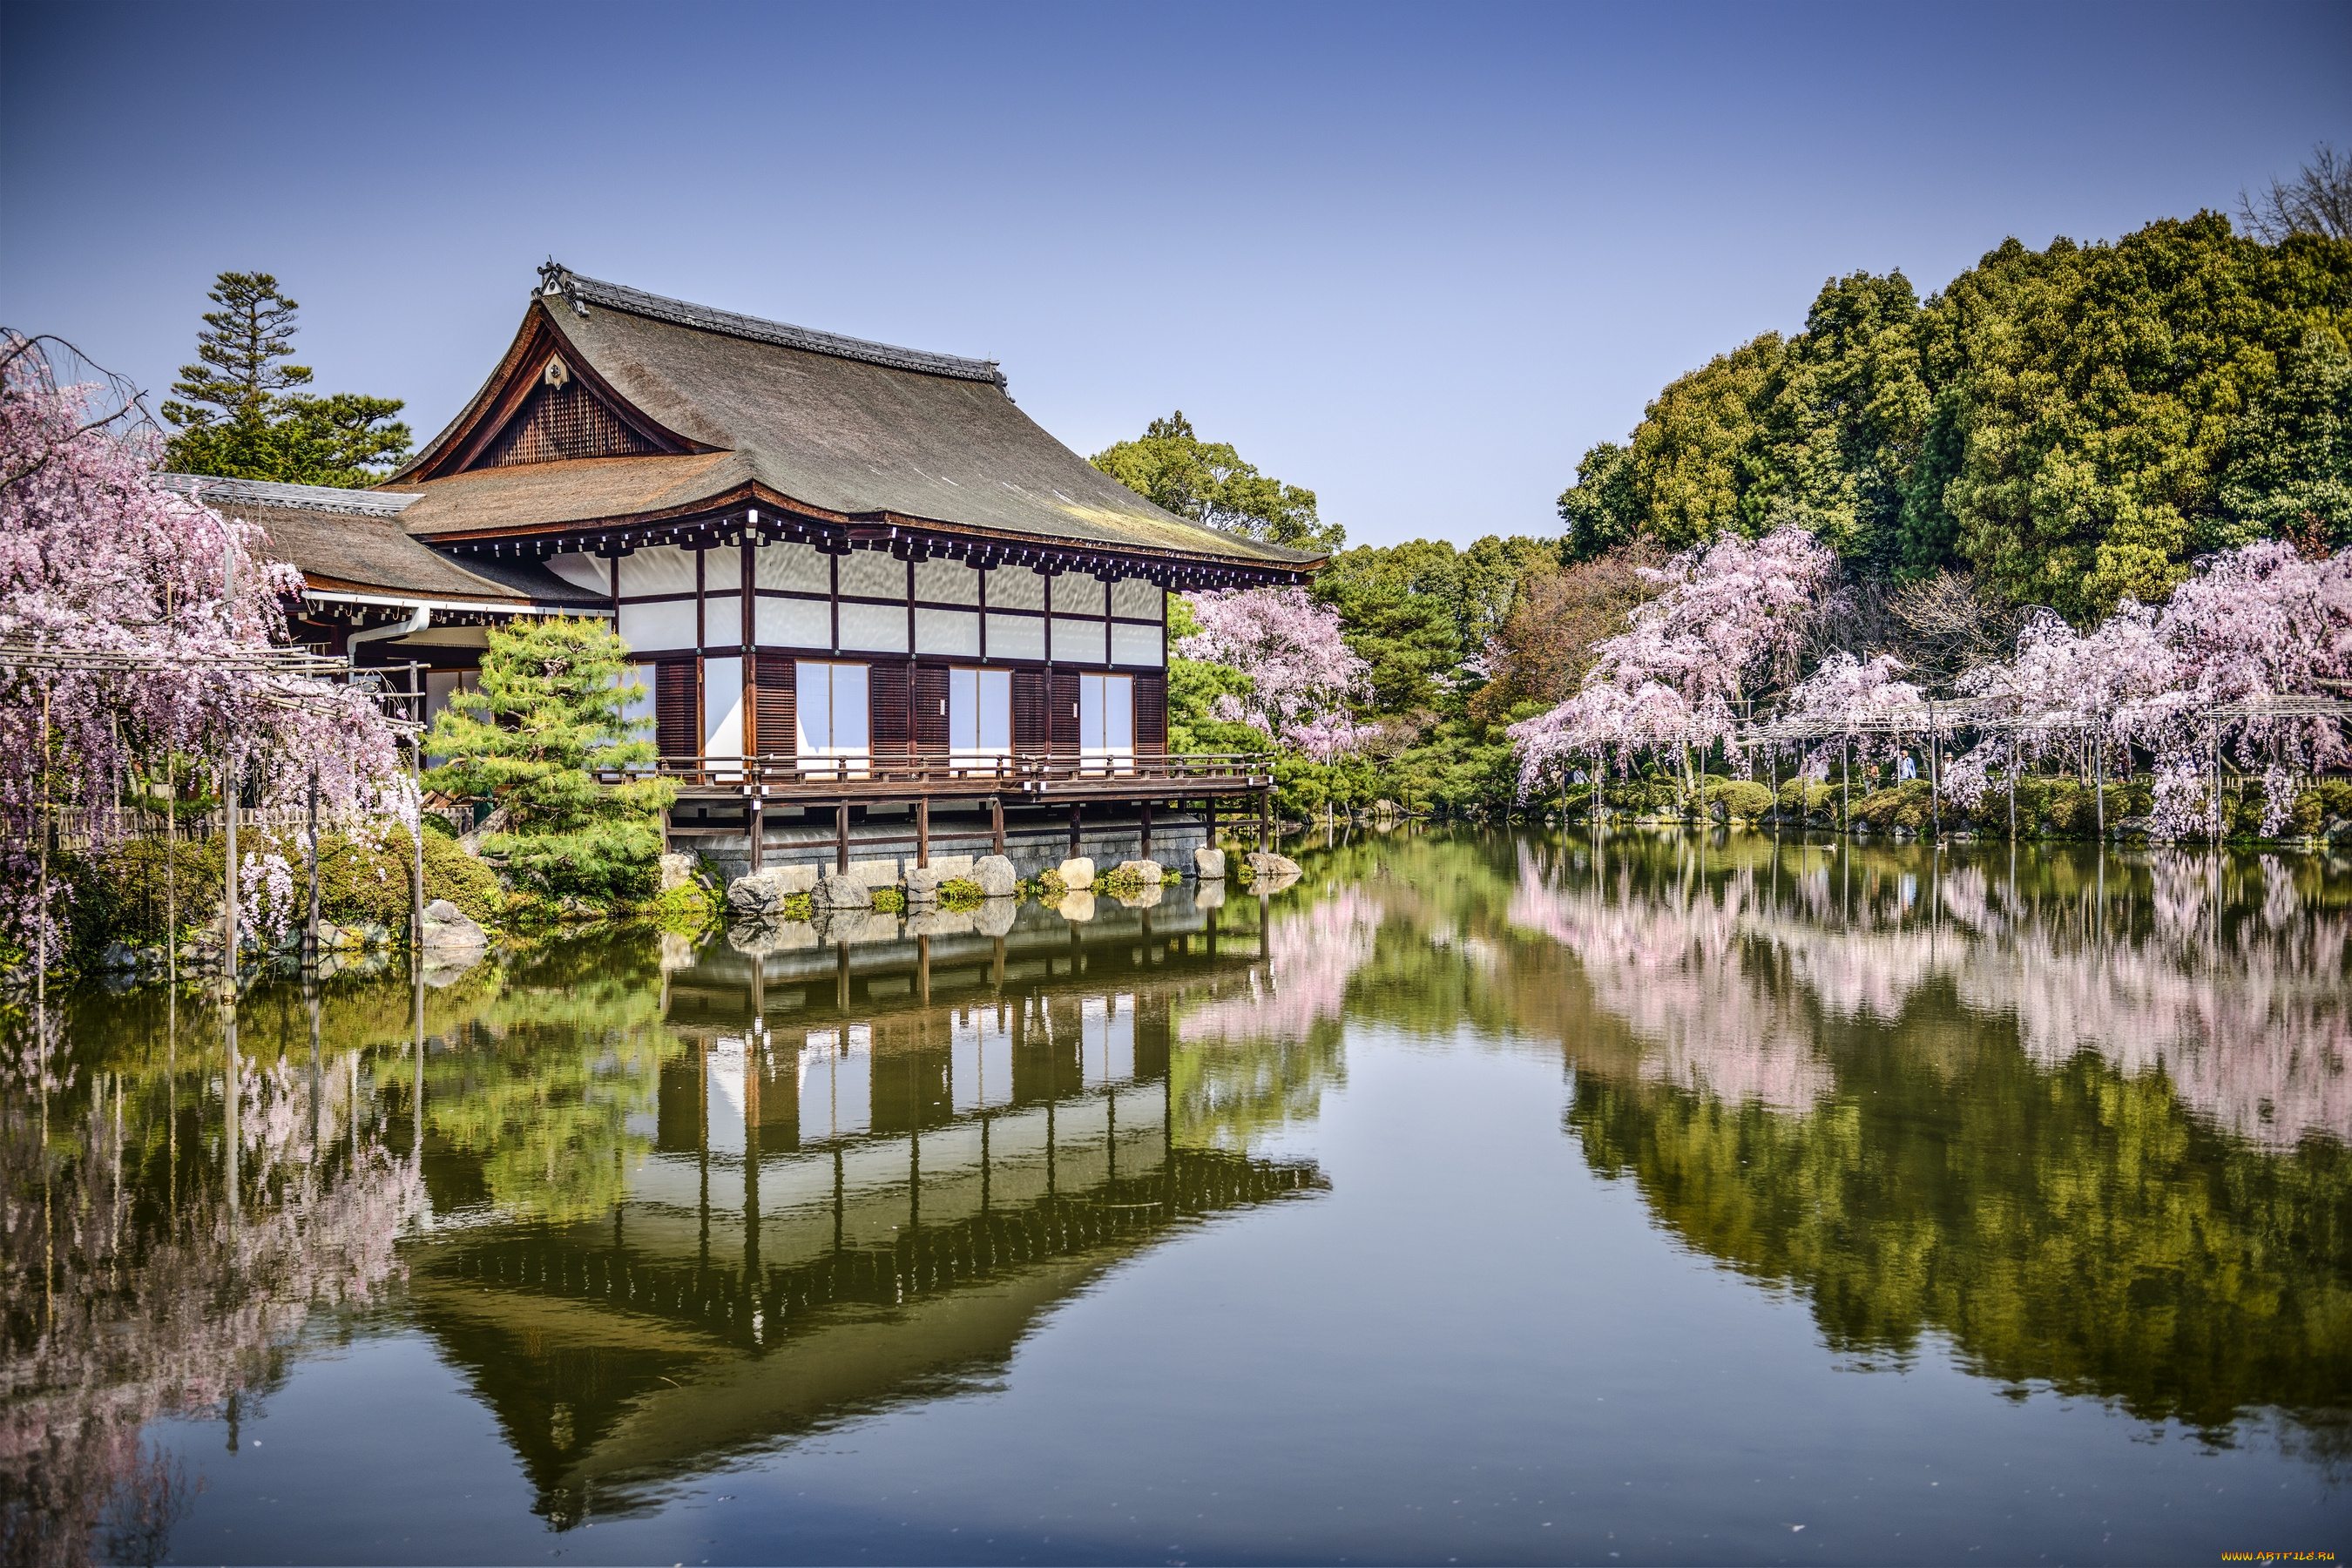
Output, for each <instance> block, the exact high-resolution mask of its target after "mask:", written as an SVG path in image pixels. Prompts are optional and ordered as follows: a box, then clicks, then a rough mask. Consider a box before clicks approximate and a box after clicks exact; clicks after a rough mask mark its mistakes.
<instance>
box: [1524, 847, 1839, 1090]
mask: <svg viewBox="0 0 2352 1568" xmlns="http://www.w3.org/2000/svg"><path fill="white" fill-rule="evenodd" d="M1679 891H1680V889H1677V892H1678V893H1679ZM1747 891H1748V889H1746V888H1745V887H1743V886H1741V885H1739V884H1737V883H1735V884H1734V885H1733V886H1731V887H1729V888H1728V889H1725V892H1724V896H1723V898H1722V899H1720V900H1717V899H1715V898H1712V897H1710V896H1708V894H1707V892H1706V889H1704V888H1702V889H1698V890H1697V893H1696V897H1693V898H1690V899H1687V900H1685V899H1684V898H1681V897H1679V896H1677V897H1672V898H1669V897H1665V896H1664V895H1661V896H1658V897H1657V898H1656V900H1655V901H1652V900H1650V898H1649V897H1648V896H1647V894H1646V892H1637V891H1636V890H1635V889H1634V888H1633V884H1632V882H1631V880H1630V879H1629V878H1628V877H1627V876H1625V875H1624V874H1623V873H1622V871H1621V873H1620V875H1619V876H1618V878H1617V879H1616V886H1615V888H1614V889H1613V891H1605V890H1604V889H1602V887H1601V886H1600V885H1599V884H1597V883H1596V884H1595V885H1592V886H1590V887H1587V888H1582V889H1570V888H1565V887H1561V886H1559V885H1557V884H1552V883H1547V882H1546V881H1545V880H1544V879H1543V878H1542V873H1541V871H1540V869H1539V868H1538V866H1537V865H1536V863H1535V859H1534V857H1533V856H1531V855H1529V854H1528V852H1527V851H1526V850H1525V849H1524V848H1523V849H1522V850H1521V851H1520V859H1519V881H1518V886H1517V889H1516V890H1514V892H1513V893H1512V895H1511V904H1510V912H1509V919H1510V921H1511V923H1512V924H1513V925H1515V926H1519V927H1522V928H1524V929H1526V930H1528V931H1541V932H1543V933H1544V934H1545V935H1547V936H1549V937H1551V938H1552V939H1553V940H1554V941H1556V942H1559V943H1560V944H1561V945H1562V946H1564V947H1566V948H1568V949H1570V951H1572V952H1574V953H1575V954H1576V955H1577V958H1578V960H1579V961H1580V963H1581V964H1582V966H1583V970H1584V975H1585V979H1586V981H1587V983H1588V984H1591V987H1592V996H1593V1001H1594V1003H1595V1004H1596V1005H1599V1006H1600V1007H1601V1008H1602V1009H1603V1010H1604V1011H1607V1012H1609V1013H1612V1014H1614V1015H1615V1016H1618V1017H1621V1018H1622V1019H1624V1020H1625V1023H1626V1025H1627V1026H1628V1027H1629V1028H1630V1029H1632V1031H1633V1036H1634V1037H1635V1038H1636V1039H1638V1040H1640V1041H1642V1042H1643V1045H1645V1046H1647V1047H1651V1049H1650V1050H1649V1051H1647V1052H1645V1053H1644V1055H1643V1060H1642V1075H1643V1077H1644V1078H1646V1079H1652V1080H1653V1081H1662V1082H1666V1083H1672V1084H1675V1085H1676V1086H1677V1087H1680V1088H1684V1089H1694V1090H1696V1091H1698V1092H1701V1093H1705V1094H1710V1095H1713V1096H1714V1097H1715V1098H1717V1099H1718V1100H1726V1101H1729V1102H1734V1103H1737V1102H1738V1101H1741V1100H1755V1101H1759V1102H1760V1103H1762V1104H1764V1105H1768V1106H1770V1107H1772V1108H1773V1109H1774V1110H1790V1111H1802V1110H1811V1108H1812V1107H1813V1106H1814V1105H1815V1104H1816V1103H1818V1102H1819V1101H1820V1100H1822V1097H1823V1096H1825V1095H1827V1094H1828V1093H1829V1092H1830V1090H1831V1089H1832V1075H1831V1072H1830V1068H1829V1066H1828V1064H1827V1063H1825V1062H1823V1061H1822V1060H1821V1058H1819V1057H1818V1056H1817V1055H1816V1054H1815V1052H1814V1049H1813V1025H1812V1019H1811V1017H1809V1016H1806V1014H1805V1013H1804V1011H1803V1009H1802V1008H1801V1006H1799V1005H1796V1004H1797V1001H1798V997H1797V994H1796V993H1795V992H1794V991H1785V992H1780V993H1778V994H1776V993H1775V990H1774V988H1773V987H1771V986H1770V985H1769V984H1765V983H1763V982H1762V981H1760V980H1759V979H1758V978H1757V977H1755V976H1753V975H1751V974H1750V973H1748V972H1747V971H1746V970H1745V969H1744V967H1743V965H1742V962H1741V954H1740V952H1739V942H1740V927H1741V924H1742V922H1743V921H1744V920H1745V919H1746V918H1747V910H1746V909H1745V902H1746V893H1747Z"/></svg>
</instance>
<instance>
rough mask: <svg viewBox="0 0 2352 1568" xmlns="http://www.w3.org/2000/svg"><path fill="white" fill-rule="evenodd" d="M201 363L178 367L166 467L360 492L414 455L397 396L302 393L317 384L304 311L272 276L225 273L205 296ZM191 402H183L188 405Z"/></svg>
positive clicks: (166, 410)
mask: <svg viewBox="0 0 2352 1568" xmlns="http://www.w3.org/2000/svg"><path fill="white" fill-rule="evenodd" d="M206 298H208V299H210V300H212V301H213V303H214V304H215V305H217V306H219V307H220V308H219V309H218V310H207V311H206V312H205V317H204V321H205V330H204V331H201V332H198V333H197V334H196V362H197V363H194V364H184V365H182V366H181V367H180V379H179V380H178V381H175V382H173V384H172V390H173V393H175V394H177V396H176V397H174V398H173V399H172V400H171V401H169V402H166V403H165V404H164V405H163V417H164V418H165V419H166V420H168V421H170V423H171V424H172V425H173V426H174V428H175V429H176V430H177V432H178V433H177V434H176V435H174V436H173V437H172V440H171V444H170V446H169V447H168V448H167V449H166V451H165V453H164V459H163V460H164V464H165V466H166V467H168V468H173V469H177V470H179V471H180V472H183V473H195V474H218V475H220V476H222V477H223V478H226V479H276V480H279V481H282V482H285V483H288V484H304V485H340V486H343V487H345V488H348V489H358V488H362V487H365V486H368V485H373V484H375V483H376V482H378V481H379V480H381V479H383V476H384V473H386V472H388V471H389V470H390V469H391V468H395V467H397V466H398V465H399V463H400V462H401V461H402V460H403V459H404V458H406V457H407V456H408V450H409V446H410V442H411V432H410V430H409V428H408V426H406V425H404V424H402V423H400V422H398V421H397V420H395V419H394V417H393V416H394V415H396V414H398V413H399V412H400V410H401V408H402V406H403V405H402V404H401V402H400V400H399V399H397V398H391V397H369V396H366V395H362V394H360V393H352V392H339V393H334V394H331V395H328V396H325V397H320V396H317V395H313V394H310V393H307V392H302V391H299V390H297V389H299V388H300V387H305V386H308V385H309V384H310V378H311V372H310V367H309V366H308V365H299V364H293V363H289V361H290V360H291V359H292V358H293V354H294V333H295V332H296V331H297V330H298V329H297V327H296V324H295V315H296V312H297V311H299V310H300V309H301V307H300V306H299V304H297V303H296V302H295V301H294V300H289V299H288V298H287V297H286V296H285V295H284V294H283V293H281V292H280V291H279V290H278V279H275V278H273V277H271V276H270V275H269V274H268V273H267V272H224V273H222V274H221V275H220V277H219V278H218V279H216V280H215V284H214V286H213V289H212V290H211V292H210V293H209V294H208V295H207V296H206ZM183 398H184V399H186V400H187V401H185V402H183V401H180V399H183Z"/></svg>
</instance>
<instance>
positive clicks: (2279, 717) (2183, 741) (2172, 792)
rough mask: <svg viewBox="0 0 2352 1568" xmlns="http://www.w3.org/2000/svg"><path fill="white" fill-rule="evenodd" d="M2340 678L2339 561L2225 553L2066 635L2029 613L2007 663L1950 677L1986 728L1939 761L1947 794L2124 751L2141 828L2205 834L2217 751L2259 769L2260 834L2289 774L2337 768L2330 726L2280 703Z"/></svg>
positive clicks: (2344, 669) (2350, 616) (2271, 545)
mask: <svg viewBox="0 0 2352 1568" xmlns="http://www.w3.org/2000/svg"><path fill="white" fill-rule="evenodd" d="M2347 679H2352V560H2347V559H2345V558H2341V557H2338V558H2333V559H2326V560H2318V561H2311V560H2305V559H2304V558H2303V557H2302V556H2301V555H2299V554H2298V553H2297V552H2295V551H2294V548H2293V547H2291V546H2289V545H2286V544H2283V543H2278V542H2263V543H2260V544H2252V545H2247V546H2244V547H2243V548H2242V549H2237V550H2231V551H2225V552H2222V553H2221V554H2219V555H2216V556H2214V557H2212V558H2210V560H2208V561H2207V562H2205V563H2203V565H2202V567H2201V568H2200V571H2199V572H2198V574H2197V575H2195V576H2194V577H2191V578H2190V579H2189V581H2188V582H2186V583H2183V584H2181V585H2180V586H2179V588H2177V589H2175V590H2174V592H2173V595H2172V598H2171V600H2170V601H2169V602H2168V604H2167V605H2165V606H2164V607H2163V608H2162V609H2161V610H2160V611H2159V610H2157V609H2152V608H2150V607H2148V606H2146V605H2138V604H2134V603H2132V602H2130V601H2126V602H2125V603H2124V604H2123V605H2121V606H2120V607H2118V608H2117V610H2116V613H2115V614H2114V615H2113V616H2109V617H2108V618H2107V619H2106V620H2105V622H2103V623H2101V624H2100V625H2099V626H2096V627H2094V628H2093V629H2092V630H2090V631H2088V632H2082V633H2077V632H2076V631H2074V628H2073V627H2071V626H2068V625H2066V623H2065V622H2064V621H2063V620H2061V619H2059V617H2058V616H2054V615H2053V614H2051V613H2049V612H2048V611H2043V612H2042V613H2040V614H2039V615H2037V616H2034V617H2033V618H2032V620H2030V621H2029V622H2028V623H2027V624H2026V626H2025V628H2024V629H2023V631H2021V633H2020V634H2019V637H2018V648H2017V656H2016V658H2013V659H2011V660H2008V661H2006V662H2004V663H2001V664H1998V665H1993V666H1990V667H1988V668H1983V669H1980V670H1978V671H1975V672H1973V673H1972V674H1971V675H1969V677H1967V678H1966V679H1963V680H1962V682H1961V689H1962V690H1963V691H1964V692H1965V693H1967V694H1968V695H1969V696H1970V697H1973V698H1975V699H1977V700H1978V701H1979V716H1981V717H1984V718H1987V719H1990V720H1991V721H1993V722H1992V723H1990V724H1988V725H1987V729H1988V731H1989V734H1988V738H1987V739H1986V740H1985V741H1984V742H1981V743H1980V744H1979V746H1978V747H1977V748H1976V750H1975V751H1973V752H1970V753H1969V755H1968V756H1966V757H1964V758H1962V759H1960V760H1959V762H1958V763H1956V764H1955V766H1954V769H1953V784H1954V794H1955V795H1956V796H1958V798H1960V799H1961V800H1962V802H1963V803H1964V804H1973V798H1972V797H1973V796H1976V795H1981V793H1982V790H1983V789H1984V788H1985V787H1986V786H1987V784H1988V782H1989V778H1990V771H1991V770H1992V769H1993V768H1994V767H1997V766H1998V767H2007V768H2010V769H2011V770H2014V769H2016V768H2018V767H2021V766H2022V765H2024V764H2025V763H2027V762H2028V761H2029V760H2030V759H2032V757H2034V756H2035V755H2037V754H2040V753H2042V752H2046V751H2048V750H2049V749H2050V748H2052V747H2053V746H2059V747H2074V746H2088V747H2092V748H2100V749H2105V750H2106V751H2108V752H2114V751H2117V750H2122V751H2124V752H2125V753H2126V757H2128V755H2129V749H2130V748H2137V749H2139V750H2142V751H2146V752H2150V753H2152V754H2153V757H2154V764H2155V765H2154V773H2155V778H2156V811H2155V822H2154V824H2153V826H2154V827H2155V830H2156V831H2157V833H2158V836H2159V837H2183V836H2185V835H2187V834H2189V833H2193V832H2200V831H2203V830H2204V828H2205V826H2206V824H2207V820H2208V815H2207V814H2209V813H2210V809H2211V797H2210V768H2209V767H2208V766H2207V765H2206V764H2207V759H2209V758H2210V755H2211V752H2212V751H2213V750H2214V749H2216V748H2218V749H2220V750H2221V751H2222V752H2224V753H2225V754H2227V755H2228V756H2229V757H2230V758H2231V760H2232V761H2233V762H2235V763H2237V765H2238V766H2240V767H2241V768H2243V769H2244V770H2246V771H2248V772H2255V771H2260V772H2261V773H2263V798H2264V804H2265V810H2264V818H2265V820H2264V831H2265V832H2275V831H2277V829H2278V827H2279V826H2280V824H2281V822H2282V821H2283V820H2284V817H2285V815H2286V813H2287V811H2288V809H2289V807H2290V806H2291V805H2293V801H2294V793H2295V787H2296V784H2297V783H2298V781H2299V779H2300V778H2301V777H2302V776H2303V775H2304V774H2305V773H2309V772H2310V771H2311V770H2312V769H2315V768H2319V767H2332V766H2340V765H2342V764H2343V763H2345V762H2347V760H2352V747H2347V743H2346V740H2345V734H2344V727H2343V723H2342V721H2340V720H2339V719H2336V718H2334V717H2331V716H2327V715H2325V714H2312V713H2308V712H2296V711H2293V710H2292V709H2291V706H2290V705H2287V704H2284V703H2281V702H2280V700H2282V699H2288V698H2297V697H2324V696H2328V695H2331V694H2332V691H2333V689H2336V688H2337V687H2340V685H2341V683H2343V682H2344V681H2345V680H2347ZM2273 704H2276V705H2278V707H2279V710H2278V711H2273V712H2266V711H2264V709H2265V707H2266V706H2268V705H2273ZM2216 710H2225V711H2221V712H2217V711H2216ZM2092 754H2095V753H2092Z"/></svg>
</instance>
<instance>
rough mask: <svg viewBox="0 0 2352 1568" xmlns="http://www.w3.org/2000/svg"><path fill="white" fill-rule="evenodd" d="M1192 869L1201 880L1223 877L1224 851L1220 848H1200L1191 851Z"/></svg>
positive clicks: (1216, 879) (1207, 880)
mask: <svg viewBox="0 0 2352 1568" xmlns="http://www.w3.org/2000/svg"><path fill="white" fill-rule="evenodd" d="M1192 869H1193V871H1194V872H1195V873H1197V874H1198V875H1199V877H1200V879H1201V880H1202V881H1203V882H1222V881H1223V880H1224V879H1225V852H1224V851H1223V850H1222V849H1210V848H1205V847H1204V848H1200V849H1195V850H1193V851H1192Z"/></svg>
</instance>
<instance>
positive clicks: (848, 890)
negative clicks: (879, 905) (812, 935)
mask: <svg viewBox="0 0 2352 1568" xmlns="http://www.w3.org/2000/svg"><path fill="white" fill-rule="evenodd" d="M809 901H810V902H811V903H812V904H814V905H815V907H816V908H818V909H821V910H870V909H872V908H873V907H874V889H871V888H869V887H867V886H866V884H865V883H864V882H862V881H859V880H858V879H856V878H855V877H840V876H829V877H826V878H824V879H822V880H820V881H819V882H818V883H817V885H816V891H815V892H814V893H813V894H811V895H810V897H809Z"/></svg>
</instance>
